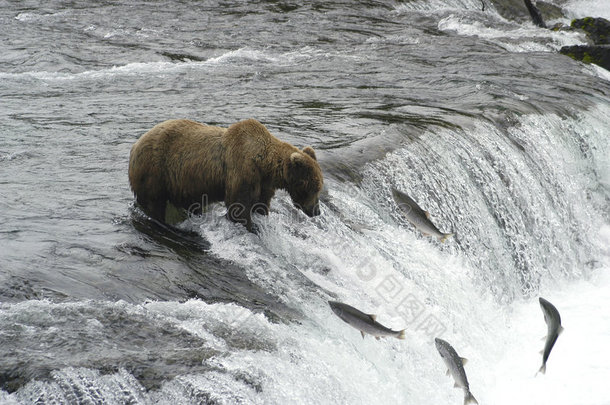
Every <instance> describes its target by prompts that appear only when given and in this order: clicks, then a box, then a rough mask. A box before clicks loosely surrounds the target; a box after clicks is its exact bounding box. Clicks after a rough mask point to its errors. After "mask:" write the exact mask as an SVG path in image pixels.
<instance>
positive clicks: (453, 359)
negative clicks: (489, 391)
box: [434, 338, 478, 405]
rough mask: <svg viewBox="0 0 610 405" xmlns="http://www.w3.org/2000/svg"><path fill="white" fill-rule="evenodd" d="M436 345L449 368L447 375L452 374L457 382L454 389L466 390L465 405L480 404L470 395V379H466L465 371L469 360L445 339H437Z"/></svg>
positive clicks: (435, 340)
mask: <svg viewBox="0 0 610 405" xmlns="http://www.w3.org/2000/svg"><path fill="white" fill-rule="evenodd" d="M434 343H435V344H436V350H438V352H439V353H440V355H441V357H442V358H443V361H444V362H445V365H446V366H447V375H449V374H451V376H452V377H453V379H454V380H455V385H454V387H455V388H462V389H463V390H464V405H466V404H478V402H477V400H476V399H475V398H474V396H473V395H472V394H471V393H470V386H469V385H468V378H467V377H466V371H465V370H464V364H466V361H467V360H466V359H465V358H463V357H460V356H458V354H457V352H456V351H455V349H454V348H453V347H451V345H450V344H449V343H447V342H446V341H444V340H443V339H440V338H436V339H434Z"/></svg>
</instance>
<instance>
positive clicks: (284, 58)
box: [0, 47, 328, 81]
mask: <svg viewBox="0 0 610 405" xmlns="http://www.w3.org/2000/svg"><path fill="white" fill-rule="evenodd" d="M326 56H328V55H326V54H325V53H324V52H321V51H320V50H317V49H315V48H311V47H303V48H301V49H298V50H295V51H289V52H282V53H277V52H273V51H268V50H258V49H252V48H249V47H244V48H239V49H236V50H232V51H228V52H225V53H223V54H221V55H219V56H215V57H212V58H209V59H207V60H204V61H188V62H163V61H158V62H132V63H128V64H126V65H122V66H113V67H110V68H107V69H99V70H88V71H84V72H79V73H66V72H47V71H31V72H23V73H4V72H0V79H12V80H19V79H24V78H25V79H27V78H33V79H37V80H41V81H69V80H99V79H106V78H111V77H129V76H146V77H149V76H154V75H158V76H162V75H166V74H175V73H178V72H185V71H189V70H200V69H210V68H212V69H214V68H216V67H218V66H226V65H228V64H235V65H239V66H243V65H249V64H251V63H261V64H268V65H273V66H274V67H276V66H289V65H293V64H298V63H302V62H303V61H305V60H309V59H311V58H316V57H326Z"/></svg>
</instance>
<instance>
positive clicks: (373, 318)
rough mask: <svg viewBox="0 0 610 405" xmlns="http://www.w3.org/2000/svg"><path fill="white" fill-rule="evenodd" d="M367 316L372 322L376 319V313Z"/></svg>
mask: <svg viewBox="0 0 610 405" xmlns="http://www.w3.org/2000/svg"><path fill="white" fill-rule="evenodd" d="M369 318H371V319H372V320H373V322H375V321H377V315H373V314H369Z"/></svg>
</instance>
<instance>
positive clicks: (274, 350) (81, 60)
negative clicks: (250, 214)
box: [0, 0, 610, 405]
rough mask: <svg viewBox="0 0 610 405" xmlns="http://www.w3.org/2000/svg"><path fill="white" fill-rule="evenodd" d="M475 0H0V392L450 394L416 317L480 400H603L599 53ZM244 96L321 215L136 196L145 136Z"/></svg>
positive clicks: (606, 180)
mask: <svg viewBox="0 0 610 405" xmlns="http://www.w3.org/2000/svg"><path fill="white" fill-rule="evenodd" d="M554 2H555V4H556V5H558V6H561V7H563V9H564V14H565V16H564V17H563V18H559V19H558V20H557V21H551V22H552V23H554V22H564V23H568V24H569V19H570V18H572V17H582V16H587V15H592V16H594V17H605V18H610V8H609V7H608V4H609V3H608V2H606V1H605V0H598V1H593V0H588V1H578V0H575V1H569V2H566V1H562V0H554ZM485 3H486V7H485V10H484V11H482V10H481V8H482V3H481V1H480V0H414V1H405V2H396V1H391V0H380V1H347V0H340V1H318V0H314V1H301V0H294V1H271V0H269V1H233V2H230V1H217V0H206V1H186V0H183V1H178V0H175V1H169V0H159V1H154V2H143V1H135V0H129V1H110V0H104V1H82V2H70V1H60V0H52V1H48V2H38V1H31V0H27V1H11V0H0V24H1V26H2V35H1V38H2V41H1V42H0V55H1V56H0V118H1V120H2V125H1V126H0V403H1V404H32V403H37V404H64V403H70V404H72V403H82V404H91V403H104V404H125V403H132V404H135V403H141V404H157V403H164V404H186V403H214V404H216V403H219V404H236V403H244V404H292V403H303V404H374V403H377V404H460V403H462V392H461V390H459V389H454V388H453V380H452V379H451V378H450V377H447V376H445V371H446V368H445V366H444V364H443V362H442V359H441V357H440V356H439V354H438V352H437V351H436V349H435V347H434V341H433V339H434V337H437V336H440V337H442V338H443V339H445V340H447V341H449V342H451V344H452V345H453V346H454V347H455V348H456V350H457V351H458V353H459V354H460V355H461V356H464V357H467V358H469V360H470V361H469V362H468V364H467V365H466V372H467V374H468V378H469V381H470V385H471V390H472V392H473V394H474V395H475V396H476V397H477V399H478V400H479V403H481V404H494V405H496V404H513V403H515V401H516V400H519V401H523V403H528V404H535V405H537V404H541V405H542V404H557V405H562V404H566V405H574V404H579V405H583V404H585V405H586V404H591V405H602V404H608V403H610V395H609V391H608V387H607V381H608V379H609V378H610V368H609V367H608V364H610V348H609V347H610V346H609V345H608V344H607V342H608V339H610V313H609V312H608V307H610V294H609V292H610V248H609V246H610V158H609V156H610V119H609V117H610V72H608V71H605V70H603V69H602V68H599V67H597V66H595V65H585V64H582V63H580V62H575V61H574V60H572V59H570V58H568V57H566V56H563V55H561V54H559V53H558V50H559V49H560V48H561V47H562V46H564V45H574V44H580V43H584V42H586V39H585V37H584V35H583V34H581V33H578V32H574V31H552V30H548V29H542V28H538V27H536V26H534V25H533V24H532V23H531V22H530V21H527V20H524V19H515V20H511V19H507V18H504V17H501V16H500V14H499V13H498V12H497V11H496V8H495V7H494V5H493V4H491V3H489V2H488V1H486V2H485ZM41 4H42V5H41ZM249 117H254V118H256V119H258V120H259V121H261V122H262V123H264V124H265V125H266V126H267V127H268V128H269V130H270V131H271V132H272V133H273V134H274V135H276V136H277V137H279V138H280V139H282V140H285V141H288V142H291V143H292V144H294V145H296V146H299V147H303V146H306V145H311V146H312V147H314V149H316V151H317V154H318V159H319V161H320V164H321V166H322V169H323V171H324V176H325V190H324V193H323V196H322V198H321V201H322V203H321V209H322V215H321V216H318V217H315V218H308V217H306V216H305V215H304V214H302V213H301V212H299V211H296V210H295V208H294V207H293V206H292V204H291V202H290V198H289V196H288V194H287V193H285V192H283V191H280V192H278V193H277V194H276V196H275V198H274V199H273V200H272V206H271V213H270V215H269V217H260V216H258V217H255V222H256V223H257V224H258V227H259V229H260V234H259V235H254V234H251V233H248V232H247V231H246V230H245V228H244V227H242V226H240V225H236V224H233V223H231V222H229V221H227V220H226V219H225V217H224V216H223V209H224V207H223V205H222V204H218V205H215V206H213V207H211V209H210V210H209V212H207V213H206V214H205V215H204V216H201V217H193V218H190V219H189V220H187V221H185V222H184V223H182V224H180V225H179V229H177V230H170V229H165V228H163V227H160V226H158V225H155V223H154V222H152V221H150V220H149V219H148V218H147V217H146V216H145V215H144V213H142V212H141V211H140V210H139V209H138V208H137V207H135V206H134V199H133V195H132V193H131V191H130V188H129V183H128V179H127V165H128V156H129V150H130V148H131V145H132V144H133V143H134V142H135V140H136V139H138V137H139V136H141V135H142V134H143V133H144V132H146V131H147V130H148V129H150V128H152V127H153V126H154V125H156V124H157V123H159V122H161V121H163V120H166V119H169V118H190V119H194V120H197V121H201V122H205V123H209V124H215V125H221V126H228V125H230V124H232V123H234V122H236V121H239V120H242V119H245V118H249ZM392 187H395V188H398V189H401V190H403V191H405V192H407V193H408V194H409V195H411V196H412V197H413V198H414V199H415V200H416V201H418V202H419V203H420V205H422V206H423V207H424V208H425V209H426V210H428V211H429V212H430V213H431V215H432V217H431V218H432V219H433V221H434V222H435V223H436V225H437V226H438V227H439V228H440V229H441V230H443V231H455V234H456V235H455V236H454V237H453V238H451V239H449V240H448V241H447V242H446V243H443V244H441V243H439V242H438V241H437V240H435V239H432V238H426V237H424V236H423V235H421V233H419V232H417V231H415V230H414V228H413V227H412V226H411V225H410V224H409V223H408V222H407V221H405V219H404V217H403V216H401V214H400V211H399V209H398V207H397V205H396V203H395V202H394V201H393V199H392V194H391V188H392ZM539 296H544V297H545V298H547V299H548V300H550V301H551V302H553V303H554V304H555V305H556V306H557V308H558V309H559V311H560V313H561V315H562V320H563V325H564V327H565V332H564V333H563V334H562V335H561V337H560V338H559V339H558V341H557V344H556V346H555V348H554V349H553V352H552V353H551V356H550V359H549V364H548V368H547V373H546V375H544V376H540V375H539V376H538V377H534V374H535V372H536V370H538V368H539V367H540V362H541V356H540V355H539V354H538V351H539V350H541V349H542V347H543V345H544V343H543V342H542V341H540V338H541V337H542V336H544V335H545V334H546V325H545V323H544V320H543V316H542V312H541V310H540V307H539V305H538V297H539ZM328 300H338V301H343V302H346V303H348V304H351V305H354V306H356V307H358V308H359V309H362V310H363V311H365V312H367V313H374V314H377V316H378V318H377V320H378V321H380V322H381V323H383V324H384V325H387V326H388V327H391V328H393V329H403V328H406V339H405V340H397V339H391V338H388V339H382V340H379V341H377V340H375V339H373V338H371V337H367V338H365V339H362V337H361V336H360V333H359V332H358V331H357V330H355V329H353V328H350V327H349V326H348V325H347V324H345V323H343V322H342V321H341V320H340V319H339V318H338V317H336V316H335V315H334V314H333V313H332V311H331V310H330V307H329V306H328V304H327V301H328Z"/></svg>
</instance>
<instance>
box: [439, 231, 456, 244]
mask: <svg viewBox="0 0 610 405" xmlns="http://www.w3.org/2000/svg"><path fill="white" fill-rule="evenodd" d="M453 235H455V234H454V233H444V234H443V236H441V243H445V241H446V240H447V239H449V238H450V237H452V236H453Z"/></svg>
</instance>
